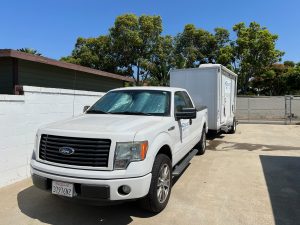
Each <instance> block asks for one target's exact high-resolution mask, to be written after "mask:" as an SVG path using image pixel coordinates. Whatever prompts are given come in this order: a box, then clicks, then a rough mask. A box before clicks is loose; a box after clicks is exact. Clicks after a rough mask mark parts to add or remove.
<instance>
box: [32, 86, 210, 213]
mask: <svg viewBox="0 0 300 225" xmlns="http://www.w3.org/2000/svg"><path fill="white" fill-rule="evenodd" d="M207 131H208V128H207V109H206V107H205V106H195V105H194V103H193V101H192V99H191V97H190V95H189V94H188V93H187V91H186V90H185V89H181V88H169V87H130V88H120V89H115V90H111V91H109V92H107V93H106V94H105V95H104V96H103V97H102V98H100V99H99V100H98V101H97V102H96V103H95V104H94V105H93V106H91V107H88V109H87V110H86V111H85V112H84V113H83V114H82V115H80V116H77V117H73V118H71V119H68V120H65V121H61V122H56V123H52V124H49V125H46V126H44V127H42V128H40V129H39V130H38V132H37V135H36V142H35V147H34V151H33V154H32V160H31V174H32V180H33V183H34V185H35V186H36V187H38V188H41V189H44V190H48V191H50V192H51V193H52V194H56V195H60V196H64V197H69V198H73V199H78V200H80V199H81V200H88V201H101V202H102V201H104V202H112V201H113V202H116V201H122V200H131V199H139V201H140V202H142V205H143V206H144V207H145V208H146V209H148V210H150V211H152V212H160V211H161V210H163V209H164V208H165V206H166V205H167V203H168V200H169V197H170V193H171V188H172V177H174V176H176V175H179V174H180V173H181V172H182V171H183V170H184V169H185V167H186V166H187V165H188V163H189V161H190V160H191V158H192V157H193V156H194V155H196V154H199V155H202V154H204V152H205V148H206V133H207Z"/></svg>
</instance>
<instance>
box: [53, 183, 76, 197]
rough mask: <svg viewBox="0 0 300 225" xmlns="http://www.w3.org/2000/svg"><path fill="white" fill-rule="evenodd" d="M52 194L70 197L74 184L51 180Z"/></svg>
mask: <svg viewBox="0 0 300 225" xmlns="http://www.w3.org/2000/svg"><path fill="white" fill-rule="evenodd" d="M52 194H55V195H61V196H66V197H69V198H72V197H73V196H74V184H71V183H65V182H61V181H55V180H53V181H52Z"/></svg>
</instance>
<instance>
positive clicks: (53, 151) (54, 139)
mask: <svg viewBox="0 0 300 225" xmlns="http://www.w3.org/2000/svg"><path fill="white" fill-rule="evenodd" d="M110 145H111V140H109V139H95V138H77V137H63V136H54V135H47V134H43V135H42V136H41V141H40V148H39V150H40V151H39V157H40V159H42V160H46V161H49V162H55V163H61V164H67V165H76V166H91V167H107V166H108V157H109V149H110ZM63 147H67V148H72V149H74V153H73V154H70V155H65V154H62V153H61V152H60V151H59V150H60V148H63Z"/></svg>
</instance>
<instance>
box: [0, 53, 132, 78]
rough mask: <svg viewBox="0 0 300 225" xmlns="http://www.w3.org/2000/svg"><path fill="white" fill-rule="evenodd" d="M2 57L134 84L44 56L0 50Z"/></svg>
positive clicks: (105, 73) (112, 74) (116, 76)
mask: <svg viewBox="0 0 300 225" xmlns="http://www.w3.org/2000/svg"><path fill="white" fill-rule="evenodd" d="M0 57H11V58H17V59H22V60H26V61H31V62H37V63H42V64H46V65H51V66H56V67H60V68H64V69H70V70H76V71H80V72H84V73H89V74H94V75H98V76H103V77H107V78H111V79H117V80H123V81H128V82H133V81H134V80H133V78H131V77H125V76H121V75H118V74H114V73H108V72H105V71H101V70H96V69H92V68H89V67H85V66H80V65H76V64H72V63H67V62H62V61H58V60H55V59H50V58H46V57H43V56H38V55H33V54H29V53H25V52H20V51H16V50H12V49H0Z"/></svg>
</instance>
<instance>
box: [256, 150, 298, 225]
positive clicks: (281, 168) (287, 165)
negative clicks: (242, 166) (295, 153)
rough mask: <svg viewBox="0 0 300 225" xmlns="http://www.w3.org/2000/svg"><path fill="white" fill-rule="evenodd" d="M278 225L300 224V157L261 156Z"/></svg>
mask: <svg viewBox="0 0 300 225" xmlns="http://www.w3.org/2000/svg"><path fill="white" fill-rule="evenodd" d="M260 161H261V164H262V167H263V171H264V175H265V180H266V183H267V187H268V191H269V196H270V200H271V204H272V209H273V214H274V219H275V223H276V225H292V224H293V225H296V224H300V157H288V156H266V155H260Z"/></svg>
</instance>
